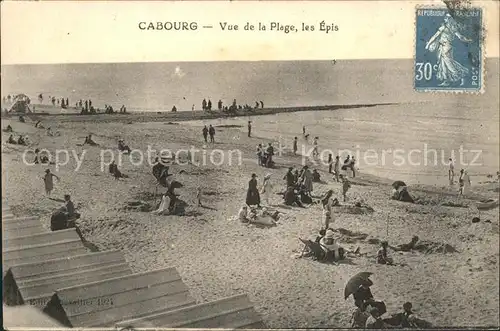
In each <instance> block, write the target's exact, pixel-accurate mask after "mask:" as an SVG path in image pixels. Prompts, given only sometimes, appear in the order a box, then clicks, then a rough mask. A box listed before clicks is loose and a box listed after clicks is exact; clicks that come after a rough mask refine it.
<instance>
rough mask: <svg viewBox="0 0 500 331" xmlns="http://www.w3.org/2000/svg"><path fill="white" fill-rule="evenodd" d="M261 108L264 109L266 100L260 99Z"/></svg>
mask: <svg viewBox="0 0 500 331" xmlns="http://www.w3.org/2000/svg"><path fill="white" fill-rule="evenodd" d="M260 108H262V109H264V101H262V100H261V101H260Z"/></svg>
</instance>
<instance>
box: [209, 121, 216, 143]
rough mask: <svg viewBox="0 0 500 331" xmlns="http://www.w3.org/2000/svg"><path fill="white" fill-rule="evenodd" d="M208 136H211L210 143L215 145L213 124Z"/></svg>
mask: <svg viewBox="0 0 500 331" xmlns="http://www.w3.org/2000/svg"><path fill="white" fill-rule="evenodd" d="M208 134H209V135H210V142H211V143H215V129H214V127H213V126H212V124H210V126H209V128H208Z"/></svg>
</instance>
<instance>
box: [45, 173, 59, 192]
mask: <svg viewBox="0 0 500 331" xmlns="http://www.w3.org/2000/svg"><path fill="white" fill-rule="evenodd" d="M53 177H55V178H57V180H58V181H59V180H60V179H59V177H57V176H56V175H54V174H53V173H51V172H50V169H47V170H45V176H43V177H42V179H43V182H44V183H45V193H46V194H47V196H50V193H52V190H53V189H54V180H53Z"/></svg>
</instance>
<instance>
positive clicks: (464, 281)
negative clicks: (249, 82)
mask: <svg viewBox="0 0 500 331" xmlns="http://www.w3.org/2000/svg"><path fill="white" fill-rule="evenodd" d="M119 116H120V115H116V118H118V117H119ZM125 116H128V115H125ZM74 118H76V120H73V119H74ZM57 121H58V122H56V121H55V119H54V120H51V119H48V120H44V122H47V123H46V124H45V125H46V126H47V125H50V126H51V127H52V129H53V130H58V131H60V133H61V135H60V136H58V137H48V136H47V135H46V134H45V131H44V130H37V129H34V128H33V125H34V123H33V122H31V121H29V120H28V121H27V122H28V123H26V124H21V123H19V122H18V121H16V120H13V121H12V122H11V121H10V120H4V119H3V120H2V129H3V128H5V127H6V126H7V125H8V124H9V123H11V125H12V126H13V127H14V130H15V131H16V134H28V135H29V138H30V141H31V142H32V146H30V147H29V149H31V150H33V149H34V148H36V147H38V148H47V149H48V150H50V151H55V150H56V149H67V150H70V151H73V150H75V152H77V153H78V155H81V153H82V152H83V150H84V148H83V147H80V146H77V143H81V142H83V139H84V137H85V136H86V135H87V134H88V133H93V138H94V140H95V141H97V142H98V143H99V144H101V147H85V150H86V152H85V157H84V160H83V163H82V165H81V168H80V169H79V170H78V171H75V167H76V162H75V161H74V160H70V161H69V162H68V164H67V165H65V166H64V167H61V169H59V171H58V172H57V174H58V176H60V177H61V181H60V182H56V183H55V191H54V193H53V195H54V197H57V198H62V196H63V194H67V193H69V194H71V195H72V199H73V201H74V202H75V204H76V206H77V208H78V209H79V211H80V212H81V214H82V217H81V219H80V220H79V223H78V225H79V227H80V228H81V230H82V232H83V233H84V236H85V238H86V239H87V240H88V241H90V242H92V243H94V244H95V245H96V246H97V247H99V248H100V249H101V250H105V249H120V250H123V252H124V253H125V254H126V257H127V260H128V261H129V262H130V264H131V265H132V267H133V268H134V270H135V271H146V270H152V269H156V268H161V267H165V266H175V267H176V268H177V269H178V270H179V272H180V274H181V276H182V277H183V279H184V280H185V282H186V284H187V285H188V287H189V288H190V291H191V293H192V295H193V296H194V298H196V299H197V300H198V301H205V300H213V299H219V298H222V297H225V296H229V295H234V294H238V293H247V294H249V296H250V298H251V300H252V301H253V302H254V303H255V305H256V309H257V311H258V312H259V313H260V314H262V316H263V318H264V320H265V321H266V323H267V324H268V326H269V327H270V328H292V327H349V326H350V324H349V320H350V317H351V310H352V307H353V303H352V298H349V299H348V300H344V297H343V291H344V286H345V284H346V282H347V280H348V279H349V277H351V276H352V275H354V274H355V273H357V272H359V271H371V272H373V273H374V275H373V276H372V279H373V281H374V286H373V287H372V292H373V294H374V296H375V298H376V299H379V300H383V301H385V303H386V304H387V307H388V312H389V313H393V312H394V313H396V312H398V311H400V309H401V306H402V304H403V303H404V302H406V301H411V302H412V303H413V307H414V310H415V312H416V314H418V315H419V316H420V317H421V318H424V319H426V320H429V321H430V322H432V323H434V324H435V325H437V326H466V325H467V326H496V327H498V319H499V311H498V305H499V300H498V295H497V294H498V291H499V278H498V275H499V269H498V262H499V254H498V246H499V241H498V239H499V236H498V235H499V228H498V222H499V218H498V209H495V210H492V211H487V212H481V215H480V216H481V222H479V223H471V219H472V217H474V216H476V215H477V210H476V209H475V208H474V207H473V205H474V202H473V201H471V200H468V199H462V198H458V197H456V196H453V195H452V196H450V192H451V191H450V192H448V190H443V189H440V188H433V187H428V186H425V187H422V189H425V190H426V192H423V191H416V190H413V189H412V187H410V190H411V193H413V194H414V195H415V196H417V197H419V199H420V201H423V204H406V203H402V202H397V201H393V200H390V199H389V196H390V187H389V186H388V185H387V184H388V183H389V181H388V180H387V179H380V178H377V177H374V176H368V175H366V174H363V169H361V176H360V179H358V180H357V181H356V182H357V183H358V185H353V187H352V189H351V191H349V193H348V197H349V200H348V202H347V203H348V204H352V203H354V202H355V201H359V200H363V201H364V203H365V204H367V205H369V206H371V207H372V208H373V209H374V212H373V213H367V214H354V213H352V212H349V210H350V209H348V208H340V209H338V210H337V211H336V212H335V215H334V219H335V222H334V224H333V227H334V228H345V229H348V230H350V231H353V232H360V233H364V234H367V235H369V237H367V239H370V238H371V239H374V240H372V242H375V241H376V240H375V239H379V240H384V239H386V240H388V241H389V243H390V244H391V245H396V244H399V243H406V242H408V241H409V240H410V239H411V237H412V236H413V235H418V236H419V237H420V238H421V239H422V240H430V241H434V242H439V243H445V244H449V245H451V246H453V247H454V248H455V249H456V250H458V253H451V254H443V253H439V254H438V253H433V254H426V255H425V254H422V253H417V252H414V253H402V254H399V253H397V252H391V255H392V257H393V258H394V259H395V260H396V262H398V263H405V264H408V265H409V267H401V266H384V265H376V264H375V263H374V260H375V259H374V257H373V256H374V255H375V254H376V251H377V249H378V246H377V245H375V244H370V243H369V241H368V240H367V239H365V240H356V239H353V238H349V237H343V238H341V239H340V243H341V245H343V246H345V247H347V248H351V249H354V248H355V247H356V246H360V248H361V252H366V253H368V256H365V257H359V258H355V259H352V260H351V261H350V262H346V263H341V264H339V265H327V264H321V263H318V262H314V261H311V260H309V259H296V258H294V257H293V255H294V254H296V253H297V252H300V251H301V250H302V245H301V243H300V241H299V240H298V238H309V239H314V237H315V235H316V233H317V232H318V227H319V222H320V220H321V208H320V207H319V206H318V205H312V206H310V207H308V208H306V209H299V208H291V209H290V208H284V207H280V206H279V204H281V202H282V200H281V197H280V196H279V195H277V194H273V195H272V201H271V205H273V206H272V207H271V208H273V209H277V210H279V211H280V212H282V214H283V216H282V218H281V219H280V222H279V224H278V226H276V227H273V228H268V229H263V228H258V227H255V226H248V225H244V224H241V223H239V222H238V221H235V220H233V219H232V217H233V216H235V215H236V214H237V212H238V209H239V208H240V207H241V205H242V204H244V201H245V196H246V188H247V183H248V180H249V177H250V174H251V173H256V174H257V175H258V176H259V177H258V180H259V184H260V183H261V181H262V178H263V176H264V175H265V174H266V173H271V174H272V181H273V184H274V188H273V193H279V192H280V191H281V190H282V189H283V188H284V181H283V180H282V177H283V176H284V174H285V172H286V169H287V167H288V166H289V165H296V166H299V164H300V158H299V157H293V156H290V155H288V154H286V153H285V154H284V155H282V156H281V157H280V158H279V159H277V168H276V169H265V168H262V167H259V166H257V164H256V163H255V162H253V161H252V160H254V159H255V146H256V144H258V143H260V142H266V141H267V138H266V137H258V138H257V137H256V138H248V137H247V136H246V132H245V130H240V128H227V127H226V128H217V134H216V142H217V143H216V144H215V145H214V146H207V149H206V150H207V152H209V151H210V150H211V148H217V149H221V150H225V151H227V150H233V149H239V150H241V151H242V153H243V163H242V164H241V165H234V164H233V165H229V164H227V163H224V164H223V165H221V166H213V165H206V166H205V165H202V166H199V167H197V166H193V165H185V166H180V165H174V166H173V167H172V171H173V173H175V174H176V178H178V180H180V181H181V182H182V183H183V184H184V185H185V187H184V188H182V189H179V190H178V193H180V194H181V196H180V198H181V199H182V200H184V201H185V202H186V203H187V206H186V211H185V216H156V215H152V214H151V213H149V212H145V211H140V210H134V209H133V208H132V207H131V204H129V203H130V202H131V203H132V205H136V204H138V203H141V202H142V203H145V204H149V205H153V204H154V200H155V199H154V195H155V192H156V189H155V180H154V178H153V176H152V175H151V170H150V167H149V165H148V164H143V165H137V166H136V165H134V164H133V162H137V163H138V159H137V158H138V156H137V155H135V156H134V159H132V160H130V159H128V158H124V159H123V164H122V165H121V167H120V169H121V171H122V172H123V173H125V174H127V175H128V176H129V178H127V179H122V180H119V181H116V180H115V179H114V178H112V177H111V175H109V174H108V173H107V168H105V169H104V171H102V170H101V148H109V149H112V150H114V151H115V152H116V141H117V139H118V138H123V139H125V142H126V143H127V144H128V145H129V146H130V147H131V148H134V149H139V150H142V151H146V150H147V148H148V146H150V147H151V148H156V149H161V148H168V149H170V150H172V151H175V150H178V149H181V148H189V147H190V146H197V147H199V148H201V146H202V145H203V143H202V141H201V140H202V139H201V133H200V130H199V127H196V126H193V125H188V124H183V123H179V124H178V125H173V124H169V123H168V122H161V121H162V119H161V118H158V119H156V118H155V119H153V121H155V122H156V123H155V125H151V126H150V127H148V129H147V130H146V129H145V128H146V126H145V125H146V124H145V123H137V122H140V121H141V120H140V119H138V120H137V121H135V120H133V118H131V119H130V120H128V119H127V120H126V121H121V120H120V121H118V122H116V121H114V120H113V121H105V120H103V118H101V117H95V118H93V119H90V120H85V121H84V120H80V118H79V117H73V118H72V117H67V118H65V119H64V120H59V118H58V119H57ZM163 121H165V120H163ZM168 121H169V122H170V120H168ZM175 121H177V119H175ZM158 122H161V123H158ZM257 134H258V133H256V135H257ZM7 137H8V135H7V134H6V133H4V132H2V141H6V138H7ZM35 146H36V147H35ZM23 151H24V147H21V146H15V145H14V146H2V182H3V185H2V199H4V198H5V197H7V199H8V203H9V205H10V207H11V209H12V210H13V212H18V213H20V214H25V215H38V216H40V217H41V219H42V222H43V223H44V225H45V226H47V227H48V226H49V218H50V213H51V212H52V210H53V209H54V208H56V207H57V206H59V203H57V202H55V201H53V200H50V199H48V198H46V197H45V196H44V193H43V191H44V190H43V181H42V179H41V177H42V175H43V171H44V170H45V169H46V168H47V166H44V165H34V166H27V165H25V164H23V157H22V154H23ZM116 155H117V154H115V156H116ZM30 157H32V155H28V156H27V158H28V159H30ZM30 160H31V159H30ZM50 168H51V169H52V170H53V171H55V169H54V166H50ZM181 170H184V171H185V173H182V174H179V172H180V171H181ZM321 170H322V175H323V178H324V180H325V183H324V184H315V186H314V195H318V196H319V195H321V193H324V192H325V191H327V190H328V189H330V188H331V189H333V190H334V191H335V195H336V196H340V185H339V184H337V183H335V182H333V180H332V179H331V177H330V176H327V175H326V174H325V173H324V169H321ZM395 179H396V178H395ZM495 179H496V177H495V178H493V179H484V181H488V180H489V181H491V182H492V183H489V184H481V185H477V184H476V185H474V186H473V192H474V194H476V195H481V196H482V197H483V196H484V197H495V196H496V197H498V182H497V181H495ZM481 181H483V180H481ZM477 182H478V181H475V183H477ZM199 186H201V187H202V189H203V192H204V194H203V204H204V205H205V206H206V207H208V208H206V207H205V208H204V207H196V203H195V191H196V188H197V187H199ZM156 202H159V199H158V197H156ZM451 203H453V204H455V205H458V206H463V207H448V206H445V205H443V204H448V205H450V204H451ZM144 209H145V210H146V209H147V206H145V207H144ZM486 220H490V221H491V222H490V223H488V222H485V221H486Z"/></svg>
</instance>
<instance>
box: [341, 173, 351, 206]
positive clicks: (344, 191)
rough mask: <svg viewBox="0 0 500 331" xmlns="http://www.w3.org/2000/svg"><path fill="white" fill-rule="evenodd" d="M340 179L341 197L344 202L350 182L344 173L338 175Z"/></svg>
mask: <svg viewBox="0 0 500 331" xmlns="http://www.w3.org/2000/svg"><path fill="white" fill-rule="evenodd" d="M340 180H341V181H342V197H343V198H344V202H346V201H347V191H349V189H350V188H351V182H349V179H347V177H346V176H344V175H340Z"/></svg>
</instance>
